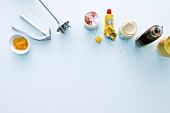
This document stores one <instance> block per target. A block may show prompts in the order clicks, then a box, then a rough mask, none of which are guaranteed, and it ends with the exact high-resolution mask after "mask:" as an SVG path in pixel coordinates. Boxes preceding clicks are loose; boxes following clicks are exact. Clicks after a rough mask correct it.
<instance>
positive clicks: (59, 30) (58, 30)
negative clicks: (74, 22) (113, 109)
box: [39, 0, 71, 34]
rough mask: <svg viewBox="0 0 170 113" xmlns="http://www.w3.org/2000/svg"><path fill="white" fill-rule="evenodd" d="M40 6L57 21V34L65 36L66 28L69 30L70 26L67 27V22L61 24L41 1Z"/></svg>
mask: <svg viewBox="0 0 170 113" xmlns="http://www.w3.org/2000/svg"><path fill="white" fill-rule="evenodd" d="M39 1H40V2H41V4H42V5H43V6H44V7H45V8H46V9H47V11H48V12H49V13H50V15H51V16H52V17H53V18H54V19H55V20H56V21H57V24H58V28H57V32H61V33H63V34H65V32H64V31H65V30H66V29H68V28H71V26H70V25H69V21H66V22H62V21H61V20H59V19H57V18H56V17H55V16H54V15H53V14H52V12H51V11H50V10H49V9H48V8H47V6H46V5H45V4H44V3H43V2H42V1H41V0H39Z"/></svg>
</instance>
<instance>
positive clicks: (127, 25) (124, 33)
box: [119, 21, 137, 39]
mask: <svg viewBox="0 0 170 113" xmlns="http://www.w3.org/2000/svg"><path fill="white" fill-rule="evenodd" d="M136 32H137V25H136V23H135V22H134V21H128V22H123V24H122V25H121V27H120V28H119V37H120V38H122V39H130V38H132V37H133V36H134V35H135V34H136Z"/></svg>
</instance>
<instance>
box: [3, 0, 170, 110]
mask: <svg viewBox="0 0 170 113" xmlns="http://www.w3.org/2000/svg"><path fill="white" fill-rule="evenodd" d="M44 2H45V3H46V4H47V5H48V7H49V9H50V10H51V11H52V12H53V13H54V14H55V16H56V17H59V18H60V19H62V20H70V22H71V27H72V28H71V29H69V30H67V33H66V34H60V33H57V32H56V28H57V23H56V22H55V20H54V19H53V18H52V17H51V15H50V14H49V13H48V12H47V11H46V10H45V8H44V7H43V6H42V5H41V4H40V2H39V1H38V0H0V14H1V17H0V20H1V24H0V25H1V27H0V31H1V32H0V39H1V40H0V113H170V107H169V106H170V65H169V64H170V61H169V60H168V59H164V58H161V57H160V56H159V55H158V54H157V51H156V46H157V44H158V42H159V41H160V39H159V40H157V41H155V42H154V43H152V44H150V45H148V46H146V47H143V48H139V47H137V46H136V45H135V37H137V35H139V34H140V33H142V32H143V31H145V30H146V29H147V28H149V27H151V26H152V25H155V24H158V25H163V26H164V34H163V37H166V36H168V35H169V34H170V22H169V10H170V7H169V4H170V1H168V0H164V1H162V0H157V1H155V0H150V1H148V0H130V1H129V0H128V1H127V0H123V1H118V0H108V1H107V2H106V1H104V0H103V1H95V0H94V1H92V0H80V1H70V0H61V1H58V0H50V1H48V0H44ZM107 8H111V9H112V12H113V13H114V15H115V29H116V31H118V29H119V27H120V25H121V23H122V22H123V21H126V20H133V21H135V22H136V23H137V25H138V32H137V34H136V36H135V37H134V38H132V39H131V40H122V39H120V38H119V37H117V38H116V41H110V40H108V39H107V38H105V37H104V36H103V24H104V23H103V21H104V15H105V14H106V10H107ZM89 11H95V12H97V13H98V15H99V17H100V20H101V23H100V27H99V29H98V30H97V31H88V30H86V29H85V28H84V27H83V17H84V15H85V13H87V12H89ZM20 13H24V14H25V15H27V16H28V17H30V18H31V19H33V20H34V21H36V22H37V23H38V24H39V25H41V26H44V27H50V28H51V31H52V40H51V41H49V40H47V41H35V40H32V39H30V38H29V41H30V43H31V48H30V51H29V52H28V53H27V54H25V55H18V54H15V53H14V52H13V51H12V50H11V49H10V47H9V38H10V37H11V36H12V35H14V34H20V33H18V32H16V31H14V30H12V29H11V26H12V25H13V26H16V27H18V28H22V29H23V30H26V31H29V32H32V33H34V34H36V35H41V33H40V32H39V31H37V30H36V29H35V28H33V27H32V26H31V25H30V24H28V23H27V22H25V21H24V20H23V19H21V18H20V17H19V14H20ZM98 35H99V36H101V37H102V38H103V42H102V43H101V44H98V43H96V42H95V37H97V36H98ZM163 37H162V38H163Z"/></svg>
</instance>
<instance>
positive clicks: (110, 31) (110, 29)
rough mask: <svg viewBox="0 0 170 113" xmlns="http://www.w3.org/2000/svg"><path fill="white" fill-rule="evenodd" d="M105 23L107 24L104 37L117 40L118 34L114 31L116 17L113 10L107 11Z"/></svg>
mask: <svg viewBox="0 0 170 113" xmlns="http://www.w3.org/2000/svg"><path fill="white" fill-rule="evenodd" d="M104 23H105V28H104V35H105V36H106V37H107V38H109V39H111V40H115V39H116V36H117V34H116V32H115V30H114V16H113V14H112V11H111V9H108V10H107V14H106V15H105V20H104Z"/></svg>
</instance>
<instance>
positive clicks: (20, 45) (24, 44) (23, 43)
mask: <svg viewBox="0 0 170 113" xmlns="http://www.w3.org/2000/svg"><path fill="white" fill-rule="evenodd" d="M13 44H14V47H15V49H17V50H25V49H27V48H28V41H27V40H26V39H25V38H24V37H19V38H15V39H14V40H13Z"/></svg>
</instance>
